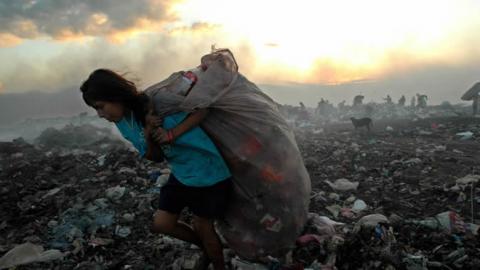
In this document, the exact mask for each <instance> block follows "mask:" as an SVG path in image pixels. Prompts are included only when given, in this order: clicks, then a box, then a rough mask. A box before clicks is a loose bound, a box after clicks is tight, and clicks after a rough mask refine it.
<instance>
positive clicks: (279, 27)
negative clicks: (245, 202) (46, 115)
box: [0, 0, 480, 106]
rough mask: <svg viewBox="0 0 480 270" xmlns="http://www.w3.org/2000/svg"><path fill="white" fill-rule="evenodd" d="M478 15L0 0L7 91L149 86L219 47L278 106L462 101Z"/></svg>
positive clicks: (345, 0) (1, 79)
mask: <svg viewBox="0 0 480 270" xmlns="http://www.w3.org/2000/svg"><path fill="white" fill-rule="evenodd" d="M478 14H480V0H401V1H400V0H398V1H393V0H335V1H333V0H330V1H327V0H295V1H288V0H287V1H278V0H276V1H273V0H272V1H270V0H263V1H258V0H256V1H253V0H242V1H231V0H165V1H162V0H136V1H131V0H103V1H97V0H61V1H60V0H0V61H1V62H2V64H1V65H0V99H1V97H2V94H8V93H10V94H12V93H26V92H32V91H34V92H49V93H56V92H60V91H65V89H78V86H79V85H80V84H81V82H82V81H83V80H85V79H86V78H87V76H88V74H89V73H90V72H91V71H93V70H94V69H97V68H110V69H113V70H115V71H118V72H120V73H122V74H126V76H127V77H128V78H130V79H132V80H134V81H135V82H136V83H137V85H138V86H139V88H145V87H147V86H148V85H150V84H153V83H155V82H158V81H160V80H163V79H165V78H166V77H167V76H168V75H170V74H171V73H173V72H175V71H179V70H185V69H189V68H193V67H195V66H197V65H198V64H199V61H200V58H201V56H203V55H204V54H207V53H208V52H210V50H211V47H212V46H215V47H216V48H229V49H230V50H231V51H232V52H233V53H234V55H235V57H236V59H237V62H238V63H239V70H240V72H241V73H242V74H244V75H246V76H247V77H248V78H249V79H250V80H251V81H253V82H255V83H256V84H258V85H260V86H261V88H262V89H264V90H265V91H266V92H267V93H268V94H269V95H271V96H272V97H273V98H274V99H276V100H277V101H278V102H280V103H290V104H297V103H298V102H299V101H304V102H305V103H306V104H307V105H312V106H313V105H314V104H316V102H317V101H318V100H319V99H320V98H321V97H325V98H329V99H331V100H332V101H334V102H339V101H341V100H342V99H347V100H349V101H350V100H351V99H352V98H353V96H354V95H356V94H363V95H365V96H366V100H367V101H368V100H372V101H381V100H382V97H384V96H386V95H387V94H389V95H391V96H392V98H394V99H398V98H399V97H400V96H401V95H402V94H405V95H407V98H408V97H409V96H412V95H414V94H415V93H424V94H427V95H428V96H429V101H430V102H432V103H440V102H441V101H444V100H449V101H452V102H454V103H455V102H460V100H459V97H460V96H461V95H462V94H463V93H464V92H465V91H466V90H467V89H468V88H469V87H471V86H472V85H473V84H474V83H475V82H477V81H480V16H478Z"/></svg>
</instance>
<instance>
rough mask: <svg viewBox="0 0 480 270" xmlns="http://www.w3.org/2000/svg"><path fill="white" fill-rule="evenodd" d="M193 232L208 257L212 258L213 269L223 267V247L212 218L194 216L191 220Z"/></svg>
mask: <svg viewBox="0 0 480 270" xmlns="http://www.w3.org/2000/svg"><path fill="white" fill-rule="evenodd" d="M193 222H194V223H193V226H194V228H195V232H196V233H197V235H198V237H199V239H200V241H201V242H202V245H203V248H204V249H205V252H206V253H207V255H208V257H209V258H210V259H211V260H212V264H213V267H214V269H215V270H223V269H225V259H224V258H223V247H222V243H221V242H220V238H219V237H218V235H217V232H216V231H215V227H214V226H213V220H211V219H208V218H202V217H198V216H195V218H194V221H193Z"/></svg>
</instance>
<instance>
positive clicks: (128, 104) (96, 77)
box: [80, 69, 232, 269]
mask: <svg viewBox="0 0 480 270" xmlns="http://www.w3.org/2000/svg"><path fill="white" fill-rule="evenodd" d="M80 90H81V92H82V96H83V99H84V101H85V103H86V104H87V105H89V106H91V107H93V108H94V109H95V110H96V111H97V113H98V116H99V117H101V118H105V119H106V120H108V121H110V122H113V123H115V125H116V126H117V128H118V129H119V131H120V132H121V134H122V135H123V136H124V137H125V138H126V139H127V140H129V141H130V142H131V143H132V144H133V146H134V147H135V148H136V149H137V150H138V152H139V153H140V155H141V156H143V157H145V158H147V159H149V160H155V161H159V160H161V159H163V158H164V159H165V160H166V161H167V163H169V165H170V167H171V171H172V173H171V174H170V179H169V180H168V182H167V184H166V185H164V186H163V187H162V189H161V196H160V203H159V209H158V210H157V211H156V212H155V214H154V218H153V226H152V231H153V232H156V233H163V234H167V235H170V236H173V237H176V238H178V239H181V240H184V241H188V242H191V243H193V244H196V245H198V246H199V247H201V248H203V249H204V251H205V253H206V254H207V256H208V257H209V259H210V260H211V261H212V263H213V266H214V268H215V269H224V268H225V266H224V258H223V252H222V245H221V242H220V240H219V237H218V235H217V234H216V231H215V229H214V225H213V221H214V219H215V218H219V217H222V215H223V214H224V212H225V210H226V206H227V202H228V198H229V197H230V192H231V189H232V187H231V185H232V183H231V179H230V177H231V175H230V171H229V169H228V167H227V165H226V163H225V161H224V160H223V158H222V156H221V155H220V153H219V151H218V149H217V148H216V147H215V145H214V144H213V142H212V141H211V140H210V138H209V137H208V136H207V134H206V133H205V132H204V131H203V130H202V129H201V128H200V127H199V126H198V123H199V122H200V121H202V120H203V119H204V118H205V116H206V114H207V110H206V109H202V110H198V111H196V112H193V113H191V114H187V113H185V112H178V113H174V114H171V115H168V116H166V117H164V119H159V118H156V117H154V116H153V115H152V114H151V109H150V108H152V105H151V101H150V100H149V98H148V96H147V95H145V93H142V92H139V91H138V90H137V88H136V86H135V84H134V83H133V82H131V81H128V80H127V79H125V78H123V77H122V76H121V75H119V74H116V73H115V72H113V71H110V70H107V69H98V70H95V71H94V72H93V73H91V74H90V76H89V77H88V79H87V80H86V81H85V82H84V83H83V84H82V86H81V87H80ZM185 207H188V208H189V209H190V210H191V211H192V212H193V214H194V221H193V228H192V227H190V226H189V225H187V224H185V223H183V222H180V221H179V220H178V218H179V214H180V212H181V211H182V209H183V208H185Z"/></svg>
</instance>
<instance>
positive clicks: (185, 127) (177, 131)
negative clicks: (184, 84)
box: [170, 108, 208, 138]
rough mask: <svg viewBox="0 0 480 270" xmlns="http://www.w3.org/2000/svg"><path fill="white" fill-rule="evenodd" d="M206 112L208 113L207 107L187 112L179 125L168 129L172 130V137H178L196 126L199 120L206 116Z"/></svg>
mask: <svg viewBox="0 0 480 270" xmlns="http://www.w3.org/2000/svg"><path fill="white" fill-rule="evenodd" d="M207 114H208V109H207V108H204V109H199V110H197V111H195V112H193V113H191V114H189V115H188V116H187V118H185V120H183V121H182V122H181V123H180V124H179V125H177V126H176V127H174V128H172V129H170V131H171V132H172V135H173V138H178V137H179V136H181V135H182V134H183V133H185V132H187V131H189V130H190V129H192V128H193V127H195V126H198V125H199V124H200V122H202V121H203V119H205V117H207Z"/></svg>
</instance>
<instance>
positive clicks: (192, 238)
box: [151, 210, 202, 248]
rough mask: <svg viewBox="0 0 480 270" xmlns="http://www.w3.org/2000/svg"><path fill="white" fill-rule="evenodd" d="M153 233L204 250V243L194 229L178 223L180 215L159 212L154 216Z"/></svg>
mask: <svg viewBox="0 0 480 270" xmlns="http://www.w3.org/2000/svg"><path fill="white" fill-rule="evenodd" d="M151 231H152V232H154V233H162V234H166V235H169V236H172V237H175V238H178V239H180V240H183V241H186V242H189V243H192V244H195V245H197V246H198V247H200V248H202V241H201V240H200V238H199V237H198V235H197V233H195V231H194V230H193V229H192V227H190V226H188V225H187V224H185V223H183V222H181V221H178V214H172V213H169V212H167V211H163V210H157V211H156V212H155V214H154V215H153V225H152V229H151Z"/></svg>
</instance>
